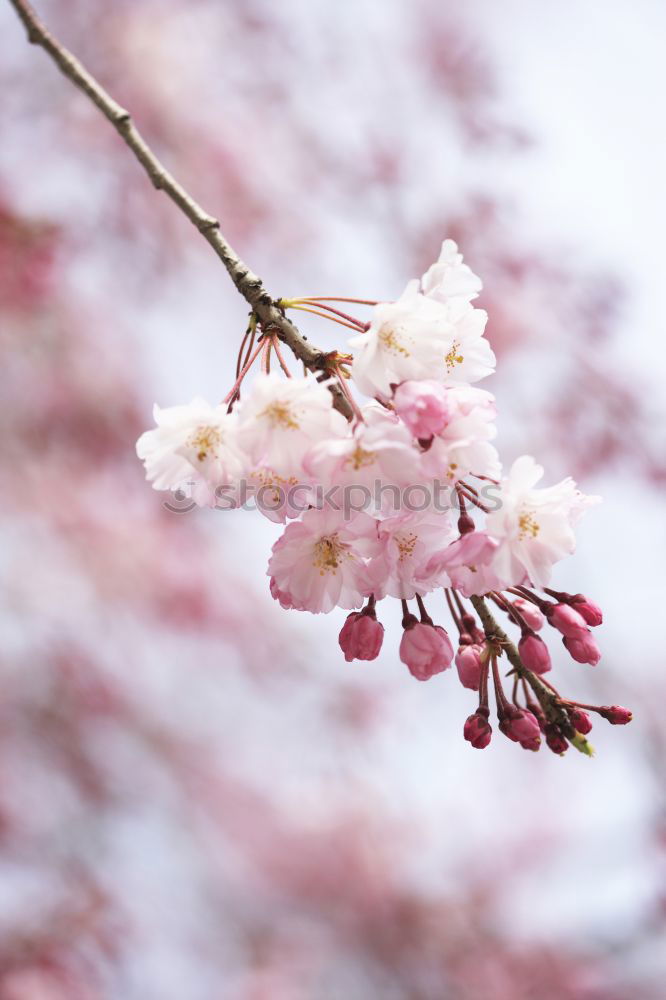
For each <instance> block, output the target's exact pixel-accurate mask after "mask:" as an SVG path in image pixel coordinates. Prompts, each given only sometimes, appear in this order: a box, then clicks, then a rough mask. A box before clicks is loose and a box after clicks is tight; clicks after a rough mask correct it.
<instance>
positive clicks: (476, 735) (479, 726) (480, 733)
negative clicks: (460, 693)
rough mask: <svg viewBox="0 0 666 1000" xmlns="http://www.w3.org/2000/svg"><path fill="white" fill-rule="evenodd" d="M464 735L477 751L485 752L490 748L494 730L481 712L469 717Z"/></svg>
mask: <svg viewBox="0 0 666 1000" xmlns="http://www.w3.org/2000/svg"><path fill="white" fill-rule="evenodd" d="M463 735H464V737H465V739H466V740H467V742H468V743H471V744H472V746H473V747H474V748H475V750H483V749H485V747H487V746H488V744H489V743H490V740H491V737H492V735H493V730H492V727H491V725H490V723H489V722H488V718H487V716H486V715H485V714H484V713H483V712H482V711H481V710H479V711H478V712H475V713H474V715H470V716H469V718H468V719H467V721H466V722H465V728H464V730H463Z"/></svg>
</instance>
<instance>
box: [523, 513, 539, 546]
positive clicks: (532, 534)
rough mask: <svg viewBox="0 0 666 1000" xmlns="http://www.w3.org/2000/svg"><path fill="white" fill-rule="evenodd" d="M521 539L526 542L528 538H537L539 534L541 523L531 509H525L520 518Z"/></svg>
mask: <svg viewBox="0 0 666 1000" xmlns="http://www.w3.org/2000/svg"><path fill="white" fill-rule="evenodd" d="M518 529H519V535H518V537H519V539H520V541H521V542H524V541H525V539H526V538H536V537H537V535H538V534H539V530H540V529H539V523H538V521H536V519H535V518H534V515H533V513H532V512H531V511H528V510H525V511H523V513H522V514H521V515H520V517H519V518H518Z"/></svg>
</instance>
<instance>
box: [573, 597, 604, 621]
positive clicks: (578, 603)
mask: <svg viewBox="0 0 666 1000" xmlns="http://www.w3.org/2000/svg"><path fill="white" fill-rule="evenodd" d="M571 605H572V607H573V609H574V611H577V612H578V614H579V615H580V616H581V618H583V619H584V621H585V622H586V624H587V625H591V626H592V628H595V627H596V626H597V625H601V623H602V622H603V620H604V616H603V612H602V610H601V608H600V607H599V605H598V604H595V603H594V601H588V599H587V597H584V595H583V594H576V595H575V597H573V598H572V599H571Z"/></svg>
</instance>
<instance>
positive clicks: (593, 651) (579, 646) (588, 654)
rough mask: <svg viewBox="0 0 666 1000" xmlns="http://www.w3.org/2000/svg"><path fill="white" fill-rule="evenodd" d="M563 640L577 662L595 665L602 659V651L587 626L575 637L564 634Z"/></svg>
mask: <svg viewBox="0 0 666 1000" xmlns="http://www.w3.org/2000/svg"><path fill="white" fill-rule="evenodd" d="M562 642H563V643H564V645H565V646H566V648H567V650H568V652H569V654H570V655H571V656H572V657H573V659H574V660H575V661H576V663H589V664H590V666H592V667H594V666H595V665H596V664H597V663H598V662H599V660H600V659H601V652H600V650H599V647H598V646H597V644H596V642H595V641H594V639H593V638H592V633H591V632H590V630H589V628H586V629H585V632H584V633H583V634H582V635H578V636H576V637H575V638H568V637H567V636H566V635H565V636H563V637H562Z"/></svg>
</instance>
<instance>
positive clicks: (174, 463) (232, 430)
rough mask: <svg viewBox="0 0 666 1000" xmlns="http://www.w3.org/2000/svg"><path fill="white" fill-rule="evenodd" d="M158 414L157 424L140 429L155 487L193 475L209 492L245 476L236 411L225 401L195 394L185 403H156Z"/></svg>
mask: <svg viewBox="0 0 666 1000" xmlns="http://www.w3.org/2000/svg"><path fill="white" fill-rule="evenodd" d="M153 416H154V418H155V423H156V424H157V426H156V427H155V428H153V429H152V430H149V431H145V433H143V434H142V435H141V437H140V438H139V440H138V441H137V443H136V453H137V455H138V456H139V458H140V459H141V460H142V461H143V463H144V465H145V467H146V478H147V479H148V481H149V482H151V483H152V484H153V488H154V489H156V490H175V489H177V488H178V487H180V486H182V485H184V484H185V483H187V482H190V481H191V482H193V483H194V484H195V486H200V487H205V490H204V492H208V491H213V490H214V489H215V487H217V486H222V485H228V484H232V483H235V482H236V481H238V479H239V478H240V477H241V476H242V474H243V470H244V460H243V455H242V452H241V450H240V448H239V445H238V439H237V422H236V417H235V415H234V414H233V413H227V412H226V407H225V406H221V405H218V406H211V404H210V403H208V402H206V400H205V399H201V398H200V397H195V398H194V399H193V400H192V402H191V403H188V404H185V405H181V406H169V407H166V408H164V409H162V408H161V407H159V406H157V405H155V407H154V409H153Z"/></svg>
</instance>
